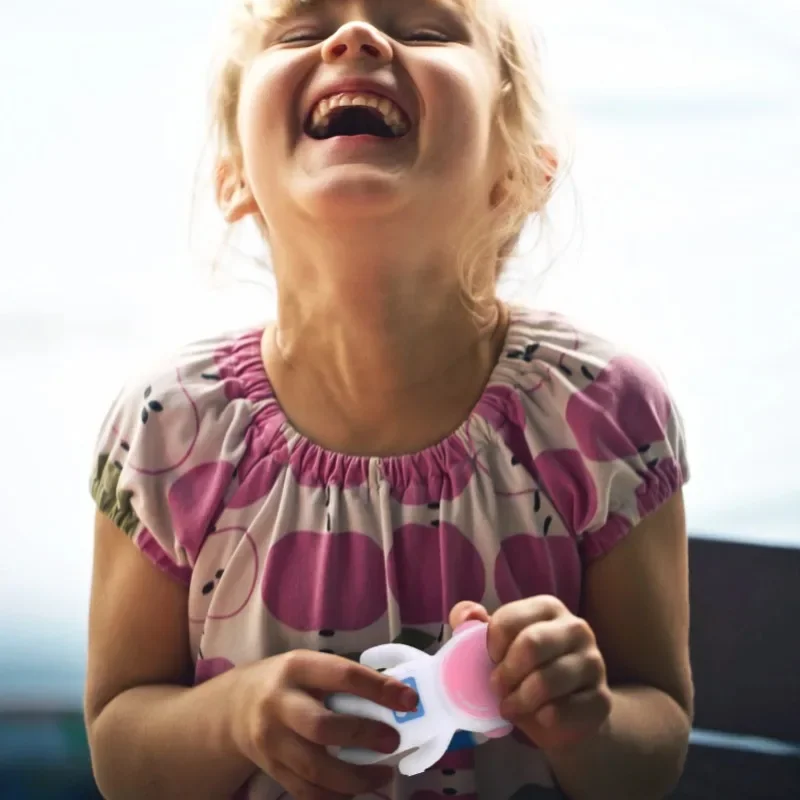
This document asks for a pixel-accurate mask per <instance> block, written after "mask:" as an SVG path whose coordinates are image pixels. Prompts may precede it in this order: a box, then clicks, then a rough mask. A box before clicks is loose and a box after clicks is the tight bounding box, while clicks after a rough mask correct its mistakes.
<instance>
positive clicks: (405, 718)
mask: <svg viewBox="0 0 800 800" xmlns="http://www.w3.org/2000/svg"><path fill="white" fill-rule="evenodd" d="M403 683H404V684H405V685H406V686H410V687H411V688H412V689H413V690H414V691H415V692H417V696H418V697H419V691H418V689H417V682H416V680H414V678H406V679H405V680H404V681H403ZM392 713H393V714H394V719H395V722H397V723H398V724H399V725H404V724H405V723H406V722H413V721H414V720H415V719H421V718H422V717H424V716H425V708H424V706H423V705H422V698H420V700H419V703H417V707H416V709H415V710H414V711H393V712H392Z"/></svg>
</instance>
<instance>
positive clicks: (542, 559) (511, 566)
mask: <svg viewBox="0 0 800 800" xmlns="http://www.w3.org/2000/svg"><path fill="white" fill-rule="evenodd" d="M494 584H495V590H496V591H497V599H498V600H499V601H500V602H501V603H502V604H503V605H507V604H508V603H513V602H515V601H517V600H523V599H525V598H527V597H535V596H536V595H541V594H547V595H552V596H555V597H558V598H559V599H560V600H561V601H562V602H563V603H564V605H565V606H567V608H569V609H570V611H572V612H573V613H576V612H577V610H578V605H579V602H580V592H581V561H580V555H579V553H578V548H577V546H576V545H575V542H574V541H573V539H572V537H570V536H549V537H547V538H544V537H542V536H539V535H537V534H534V533H530V534H528V533H521V534H518V535H516V536H511V537H509V538H508V539H506V540H505V541H504V542H503V544H502V545H501V546H500V553H499V555H498V556H497V560H496V561H495V565H494Z"/></svg>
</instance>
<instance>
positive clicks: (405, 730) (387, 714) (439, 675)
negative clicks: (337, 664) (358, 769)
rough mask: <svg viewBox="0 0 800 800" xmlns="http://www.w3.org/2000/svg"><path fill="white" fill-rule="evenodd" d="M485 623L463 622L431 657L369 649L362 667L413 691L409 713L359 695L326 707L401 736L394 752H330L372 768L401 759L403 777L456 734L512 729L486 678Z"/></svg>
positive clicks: (396, 648) (435, 757)
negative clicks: (414, 699) (415, 698)
mask: <svg viewBox="0 0 800 800" xmlns="http://www.w3.org/2000/svg"><path fill="white" fill-rule="evenodd" d="M486 629H487V625H486V623H485V622H477V621H472V622H467V623H465V624H463V625H461V626H459V627H458V628H456V629H455V630H454V631H453V637H452V639H450V641H449V642H447V644H445V645H444V647H442V648H441V650H439V652H438V653H436V655H433V656H431V655H429V654H428V653H425V652H423V651H422V650H417V649H416V648H415V647H409V646H408V645H404V644H385V645H379V646H378V647H373V648H370V649H369V650H367V651H365V652H364V653H363V654H362V656H361V659H360V660H361V663H362V664H364V665H366V666H368V667H372V668H373V669H378V670H385V672H386V674H387V675H391V676H392V677H394V678H396V679H397V680H399V681H401V682H403V683H405V684H406V685H407V686H410V687H411V688H412V689H414V691H415V692H417V695H418V697H419V704H418V705H417V708H416V709H415V710H414V711H409V712H399V711H393V710H392V709H389V708H386V707H385V706H380V705H378V704H377V703H373V702H372V701H370V700H365V699H364V698H363V697H356V696H355V695H351V694H333V695H331V696H330V697H329V698H328V699H327V701H326V705H327V707H328V708H329V709H331V710H332V711H335V712H337V713H340V714H349V715H351V716H356V717H365V718H367V719H374V720H377V721H379V722H383V723H385V724H387V725H390V726H391V727H393V728H394V729H395V730H396V731H397V732H398V733H399V734H400V745H399V747H398V748H397V750H395V752H394V753H393V754H389V755H387V754H385V753H378V752H376V751H374V750H367V749H363V748H338V749H332V752H333V754H334V755H336V756H337V757H338V758H339V759H341V760H342V761H346V762H348V763H350V764H362V765H363V764H377V763H378V762H380V761H384V760H386V759H390V758H393V757H395V756H398V755H403V758H402V759H401V760H400V762H399V764H398V769H399V770H400V772H401V773H402V774H403V775H417V774H419V773H420V772H424V771H425V770H426V769H428V768H429V767H432V766H433V765H434V764H435V763H436V762H437V761H439V760H440V759H441V758H442V756H443V755H444V754H445V753H446V752H447V750H448V748H449V746H450V742H451V741H452V739H453V736H455V734H456V732H458V731H465V732H468V733H477V734H483V735H484V736H486V737H487V738H490V739H493V738H500V737H502V736H505V735H506V734H508V733H510V732H511V731H512V730H513V727H512V726H511V725H509V724H508V722H507V721H506V720H504V719H503V718H502V717H501V716H500V711H499V699H498V697H497V695H496V694H495V692H494V691H493V690H492V688H491V685H490V683H489V678H490V676H491V674H492V671H493V669H494V664H493V662H492V660H491V658H490V657H489V653H488V650H487V647H486Z"/></svg>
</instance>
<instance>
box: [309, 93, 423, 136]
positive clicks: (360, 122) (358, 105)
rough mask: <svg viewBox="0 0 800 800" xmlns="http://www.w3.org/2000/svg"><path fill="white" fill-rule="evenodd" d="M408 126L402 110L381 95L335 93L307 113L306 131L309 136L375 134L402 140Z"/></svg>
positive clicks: (408, 128)
mask: <svg viewBox="0 0 800 800" xmlns="http://www.w3.org/2000/svg"><path fill="white" fill-rule="evenodd" d="M410 128H411V126H410V123H409V121H408V117H407V116H406V114H405V112H404V111H403V110H402V109H401V108H400V107H399V106H397V105H396V104H395V103H393V102H392V101H391V100H388V99H386V98H384V97H380V96H378V95H371V94H364V93H359V94H348V93H343V94H337V95H334V96H333V97H326V98H325V99H324V100H321V101H320V102H319V103H318V104H317V105H316V107H315V108H314V109H312V111H311V114H310V115H309V117H308V119H307V121H306V125H305V132H306V134H308V136H310V137H311V138H312V139H317V140H323V139H332V138H333V137H335V136H374V137H376V138H378V139H401V138H402V137H403V136H405V135H406V134H407V133H408V132H409V130H410Z"/></svg>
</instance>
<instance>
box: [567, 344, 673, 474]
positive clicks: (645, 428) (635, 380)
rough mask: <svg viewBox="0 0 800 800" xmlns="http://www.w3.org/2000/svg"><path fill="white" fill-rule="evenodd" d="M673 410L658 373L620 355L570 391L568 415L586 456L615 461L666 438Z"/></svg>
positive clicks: (568, 421) (593, 458) (569, 423)
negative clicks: (580, 388) (589, 381)
mask: <svg viewBox="0 0 800 800" xmlns="http://www.w3.org/2000/svg"><path fill="white" fill-rule="evenodd" d="M670 413H671V407H670V402H669V398H668V397H667V395H666V393H665V392H664V391H663V390H662V389H661V384H660V382H659V380H658V378H657V377H656V375H655V374H654V373H652V372H651V371H650V370H649V368H648V367H646V366H645V365H643V364H640V363H639V362H638V361H635V360H634V359H630V358H618V359H615V360H614V361H612V362H611V363H609V364H608V366H607V367H606V368H605V369H604V370H603V371H602V372H601V373H600V374H599V375H598V376H597V379H596V380H595V381H594V382H593V383H592V384H590V385H589V386H588V387H587V388H586V389H584V390H583V391H582V392H576V393H575V394H574V395H572V397H570V399H569V402H568V403H567V412H566V419H567V424H568V425H569V427H570V428H571V430H572V433H573V435H574V437H575V441H576V442H577V443H578V447H580V450H581V452H582V453H583V454H584V455H585V456H587V457H588V458H591V459H592V460H594V461H614V460H615V459H618V458H620V459H621V458H631V457H633V456H635V455H636V454H637V453H638V452H639V448H641V447H644V446H646V445H649V444H653V443H654V442H657V441H660V440H661V439H663V438H664V431H665V429H666V426H667V424H668V421H669V417H670Z"/></svg>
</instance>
